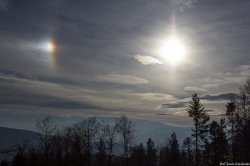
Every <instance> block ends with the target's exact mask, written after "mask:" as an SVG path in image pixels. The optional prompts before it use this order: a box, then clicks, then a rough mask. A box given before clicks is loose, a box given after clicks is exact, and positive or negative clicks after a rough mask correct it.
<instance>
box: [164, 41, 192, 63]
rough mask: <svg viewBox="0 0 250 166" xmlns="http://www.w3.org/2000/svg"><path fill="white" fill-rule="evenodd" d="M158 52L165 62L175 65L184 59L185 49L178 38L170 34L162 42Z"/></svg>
mask: <svg viewBox="0 0 250 166" xmlns="http://www.w3.org/2000/svg"><path fill="white" fill-rule="evenodd" d="M159 54H160V56H161V57H162V58H163V59H164V60H165V61H166V62H168V63H170V64H172V65H177V64H179V63H180V62H183V61H184V60H185V58H186V54H187V50H186V47H185V45H184V44H183V43H182V41H181V40H180V39H178V38H177V37H176V36H171V37H169V38H168V39H167V40H164V41H163V42H162V44H161V46H160V49H159Z"/></svg>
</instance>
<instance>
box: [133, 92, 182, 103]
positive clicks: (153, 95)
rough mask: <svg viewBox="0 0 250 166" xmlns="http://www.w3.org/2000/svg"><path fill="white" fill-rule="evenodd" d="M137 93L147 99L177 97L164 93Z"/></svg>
mask: <svg viewBox="0 0 250 166" xmlns="http://www.w3.org/2000/svg"><path fill="white" fill-rule="evenodd" d="M135 95H136V96H140V97H141V98H142V99H143V100H147V101H174V100H176V99H177V98H176V97H174V96H173V95H169V94H163V93H141V94H135Z"/></svg>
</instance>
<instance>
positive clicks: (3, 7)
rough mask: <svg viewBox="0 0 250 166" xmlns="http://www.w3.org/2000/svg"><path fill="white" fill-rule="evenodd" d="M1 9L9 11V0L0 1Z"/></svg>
mask: <svg viewBox="0 0 250 166" xmlns="http://www.w3.org/2000/svg"><path fill="white" fill-rule="evenodd" d="M0 9H2V10H8V1H7V0H0Z"/></svg>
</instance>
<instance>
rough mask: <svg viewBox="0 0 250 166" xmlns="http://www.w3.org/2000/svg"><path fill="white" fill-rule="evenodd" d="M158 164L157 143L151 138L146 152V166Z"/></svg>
mask: <svg viewBox="0 0 250 166" xmlns="http://www.w3.org/2000/svg"><path fill="white" fill-rule="evenodd" d="M156 164H157V149H156V148H155V143H154V142H153V141H152V139H151V138H149V139H148V141H147V150H146V164H145V165H146V166H156Z"/></svg>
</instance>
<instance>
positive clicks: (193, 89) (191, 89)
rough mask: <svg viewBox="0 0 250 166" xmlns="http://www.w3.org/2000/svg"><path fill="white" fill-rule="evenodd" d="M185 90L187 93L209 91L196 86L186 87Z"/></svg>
mask: <svg viewBox="0 0 250 166" xmlns="http://www.w3.org/2000/svg"><path fill="white" fill-rule="evenodd" d="M184 90H185V91H193V92H195V91H207V90H206V89H204V88H199V87H195V86H186V87H185V88H184Z"/></svg>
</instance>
